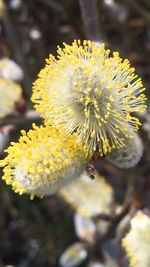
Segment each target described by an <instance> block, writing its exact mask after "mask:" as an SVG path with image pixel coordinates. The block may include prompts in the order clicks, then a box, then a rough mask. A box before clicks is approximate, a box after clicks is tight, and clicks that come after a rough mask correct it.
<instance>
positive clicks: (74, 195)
mask: <svg viewBox="0 0 150 267" xmlns="http://www.w3.org/2000/svg"><path fill="white" fill-rule="evenodd" d="M59 194H60V195H61V196H62V197H63V198H64V200H65V201H66V202H68V204H70V205H71V206H72V207H73V208H74V209H75V210H76V212H77V213H79V214H80V215H82V216H85V217H91V216H94V215H97V214H99V213H103V212H104V213H109V212H110V209H111V205H112V202H113V190H112V188H111V186H110V185H109V184H108V183H107V182H106V181H105V179H104V178H103V177H100V176H99V175H98V174H96V176H95V179H94V180H91V179H90V177H89V175H88V174H87V173H86V172H84V173H83V174H82V175H81V177H80V179H78V180H77V181H73V182H72V183H70V184H68V185H67V186H65V188H62V189H61V190H60V192H59Z"/></svg>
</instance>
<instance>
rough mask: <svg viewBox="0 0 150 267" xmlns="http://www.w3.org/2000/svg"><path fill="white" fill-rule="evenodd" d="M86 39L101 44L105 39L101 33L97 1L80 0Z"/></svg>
mask: <svg viewBox="0 0 150 267" xmlns="http://www.w3.org/2000/svg"><path fill="white" fill-rule="evenodd" d="M79 3H80V8H81V15H82V20H83V24H84V29H85V34H86V37H87V38H88V39H90V40H92V41H97V42H99V41H100V40H102V39H103V36H102V32H100V24H99V14H98V7H97V1H96V0H92V1H91V0H79Z"/></svg>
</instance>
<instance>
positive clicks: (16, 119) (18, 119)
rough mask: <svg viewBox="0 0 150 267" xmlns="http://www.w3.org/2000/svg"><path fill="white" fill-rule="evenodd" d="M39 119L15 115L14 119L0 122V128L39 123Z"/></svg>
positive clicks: (37, 117) (9, 118) (10, 118)
mask: <svg viewBox="0 0 150 267" xmlns="http://www.w3.org/2000/svg"><path fill="white" fill-rule="evenodd" d="M41 121H42V120H41V118H40V117H39V116H30V117H28V116H23V115H17V116H14V117H8V118H5V119H1V120H0V127H3V126H5V125H9V124H13V125H21V124H25V123H32V122H41Z"/></svg>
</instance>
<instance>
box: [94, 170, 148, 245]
mask: <svg viewBox="0 0 150 267" xmlns="http://www.w3.org/2000/svg"><path fill="white" fill-rule="evenodd" d="M149 191H150V175H148V176H145V177H144V178H143V181H142V185H141V186H140V188H139V189H137V191H136V192H135V194H134V195H133V196H132V197H131V198H130V199H129V200H128V201H127V202H126V203H125V204H124V206H123V209H122V211H121V212H120V213H119V214H116V215H114V216H110V217H108V219H109V221H110V222H111V225H110V227H109V228H108V231H107V232H106V234H104V235H103V236H102V237H97V240H96V242H95V243H96V244H95V246H96V245H97V244H99V245H100V244H101V243H103V242H104V241H106V240H108V239H110V238H111V237H112V236H113V235H114V232H115V230H116V228H117V226H118V224H119V223H120V222H121V220H122V219H123V218H124V217H125V216H126V215H127V214H128V213H129V212H130V211H131V210H132V209H139V208H142V206H143V202H144V200H145V198H146V196H147V194H148V193H149ZM105 216H106V215H105ZM105 216H104V215H103V216H100V215H98V216H97V217H98V218H100V217H102V218H104V219H107V216H108V215H107V216H106V217H105Z"/></svg>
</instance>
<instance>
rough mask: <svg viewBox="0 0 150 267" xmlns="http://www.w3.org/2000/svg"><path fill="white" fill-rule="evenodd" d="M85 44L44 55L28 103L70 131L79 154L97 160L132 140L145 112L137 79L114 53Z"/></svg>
mask: <svg viewBox="0 0 150 267" xmlns="http://www.w3.org/2000/svg"><path fill="white" fill-rule="evenodd" d="M109 53H110V51H109V50H106V49H105V47H104V44H100V45H99V46H97V45H96V44H95V43H94V42H91V41H88V40H85V41H83V43H81V41H80V40H77V41H74V42H73V43H72V45H67V44H65V43H64V48H60V47H58V50H57V54H58V55H57V58H55V57H54V56H52V55H50V57H49V59H47V61H46V66H45V67H44V69H42V70H41V72H40V73H39V77H38V79H37V80H36V81H35V83H34V86H33V95H32V101H33V102H34V103H35V108H36V109H37V111H39V112H41V113H42V116H43V117H44V118H45V120H46V121H47V122H48V123H50V124H51V123H54V124H61V123H62V124H63V127H65V129H66V130H67V132H68V133H72V132H74V131H76V133H77V135H78V138H79V140H82V141H83V142H84V146H85V149H87V150H88V151H90V152H91V153H93V152H94V151H95V150H96V149H98V150H99V152H100V155H101V156H103V155H105V154H107V153H108V152H110V151H111V150H112V149H115V148H117V149H119V148H121V147H123V146H124V139H125V138H132V132H133V131H134V132H135V131H137V130H138V128H139V125H140V122H139V119H138V118H136V117H135V115H134V116H133V112H135V111H138V112H143V111H144V110H145V108H146V105H145V100H146V98H145V95H144V94H143V91H144V90H145V89H144V88H143V85H142V82H141V79H140V78H138V77H137V75H136V74H135V70H134V68H131V67H130V63H129V61H128V60H127V59H125V60H122V59H121V58H120V56H119V53H118V52H114V53H113V54H112V55H111V56H109Z"/></svg>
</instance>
